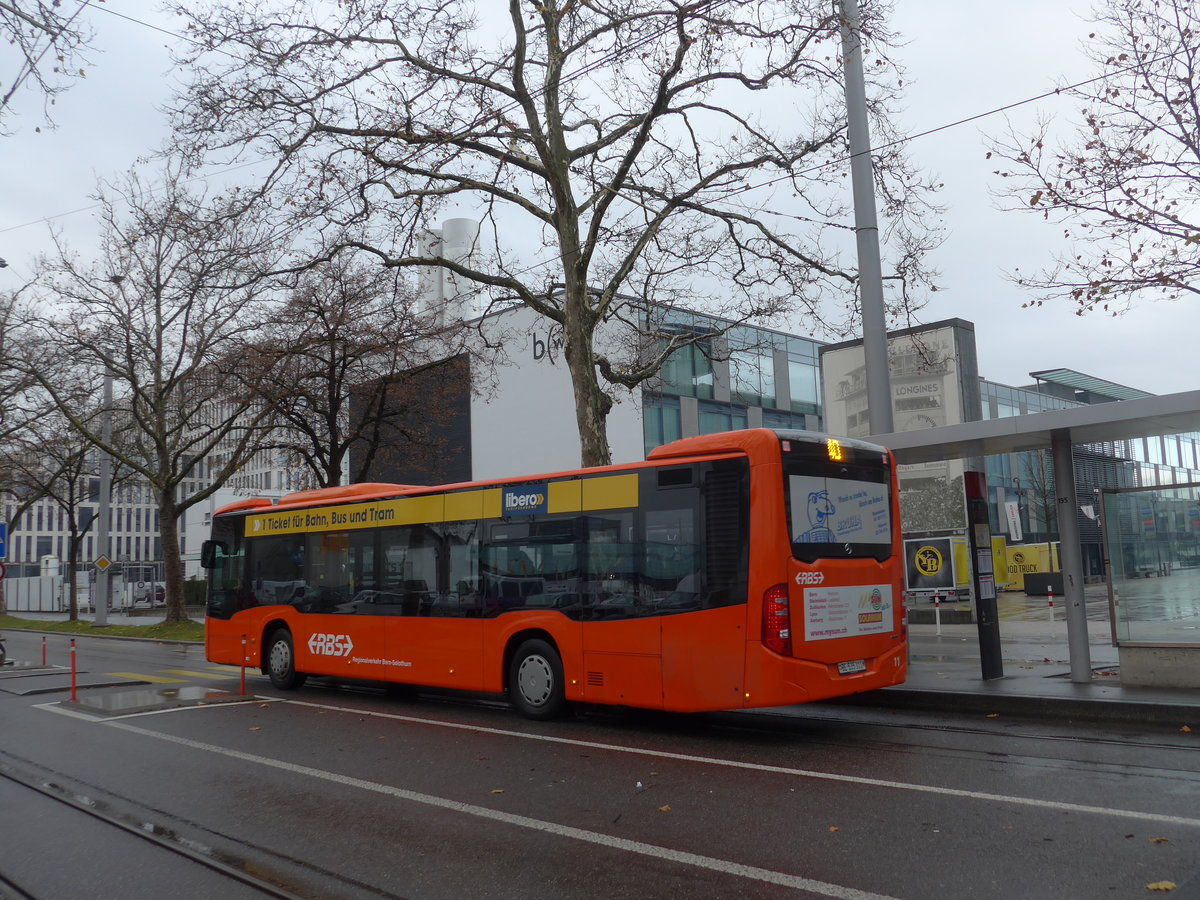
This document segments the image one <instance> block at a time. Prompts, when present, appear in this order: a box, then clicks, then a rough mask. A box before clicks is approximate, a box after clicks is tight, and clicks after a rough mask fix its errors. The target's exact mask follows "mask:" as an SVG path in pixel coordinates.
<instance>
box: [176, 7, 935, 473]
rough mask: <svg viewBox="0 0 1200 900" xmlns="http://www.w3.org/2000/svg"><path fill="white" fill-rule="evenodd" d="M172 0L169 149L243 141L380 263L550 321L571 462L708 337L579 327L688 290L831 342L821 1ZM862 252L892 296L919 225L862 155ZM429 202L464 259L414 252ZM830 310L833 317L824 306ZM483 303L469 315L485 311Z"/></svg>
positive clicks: (884, 156)
mask: <svg viewBox="0 0 1200 900" xmlns="http://www.w3.org/2000/svg"><path fill="white" fill-rule="evenodd" d="M498 7H499V4H483V5H480V6H479V7H478V8H475V7H472V6H471V5H470V4H467V3H440V2H407V3H400V2H394V0H365V2H359V3H347V4H339V5H337V6H336V7H335V8H331V7H329V6H328V5H325V4H320V5H318V6H313V5H310V4H307V3H292V2H288V3H277V4H276V3H271V2H269V0H268V2H263V3H258V4H241V5H237V6H230V5H229V4H226V3H215V2H210V3H203V2H194V3H193V2H190V0H179V2H176V3H175V4H174V8H175V10H176V11H177V12H179V13H180V14H182V15H184V16H187V17H189V18H190V19H191V23H192V28H191V33H192V34H193V36H194V37H195V38H196V40H197V42H198V46H200V47H202V48H203V49H202V50H201V51H197V52H196V53H195V54H194V55H193V56H191V57H189V58H188V59H186V60H185V62H186V64H188V65H189V66H194V69H193V71H195V73H196V78H195V80H194V83H193V86H192V88H191V90H190V92H189V93H188V94H187V95H186V96H185V97H184V98H183V99H182V100H181V102H180V105H179V108H178V110H177V112H178V114H179V115H178V125H179V129H180V131H179V134H180V148H181V149H183V150H186V151H188V152H195V153H207V154H208V158H213V154H217V155H220V154H221V153H222V151H228V152H230V153H233V154H239V153H251V154H252V153H261V154H263V155H265V156H267V157H269V158H273V159H274V160H275V161H276V162H277V165H276V167H275V168H274V170H273V174H272V179H273V180H276V181H283V180H286V181H288V183H289V184H290V190H289V193H290V198H291V202H292V203H294V204H295V205H296V207H297V208H298V209H299V210H301V211H303V212H304V213H305V214H308V215H311V216H313V217H315V218H320V219H323V220H327V221H330V222H333V223H336V225H337V227H338V228H357V229H358V230H359V234H358V236H357V238H356V240H355V241H354V242H353V245H354V246H356V247H357V248H359V249H361V250H365V251H367V252H370V253H373V254H375V255H376V256H377V257H378V258H379V259H380V260H381V261H382V262H383V263H384V264H385V265H387V266H391V267H410V266H440V267H441V268H442V269H443V270H444V271H446V272H447V273H449V274H452V275H453V276H456V277H457V278H458V279H459V281H460V283H463V284H466V285H469V286H471V287H473V288H474V289H475V290H476V291H478V292H480V293H481V294H482V295H483V296H484V297H485V298H486V302H513V301H516V302H520V303H523V304H526V305H528V306H529V307H531V308H532V309H534V310H535V311H537V312H538V313H540V314H541V315H543V316H545V317H546V318H548V319H550V320H551V321H552V322H553V323H554V325H555V327H556V328H558V329H561V334H562V340H563V351H564V359H565V361H566V364H567V366H568V368H569V371H570V374H571V378H572V384H573V388H574V398H575V405H576V417H577V425H578V431H579V436H580V447H581V457H582V461H583V463H584V464H589V465H590V464H602V463H606V462H608V461H609V459H610V451H609V446H608V439H607V428H606V417H607V415H608V412H609V410H610V409H611V407H612V405H613V396H612V392H613V391H614V390H615V389H616V388H618V387H621V386H623V387H626V388H632V387H635V386H637V385H638V384H640V383H641V382H642V381H643V380H644V379H646V378H648V377H651V376H652V375H653V374H654V373H655V372H657V370H658V368H659V367H660V366H661V365H662V363H663V362H664V360H665V359H666V358H667V357H668V356H670V355H671V354H672V353H673V352H675V351H676V350H677V349H679V348H680V347H682V346H685V345H686V344H688V343H692V342H695V341H696V340H700V339H704V337H706V336H697V335H695V334H691V333H686V332H681V331H679V330H678V329H676V330H661V331H658V332H655V333H653V334H651V335H650V336H651V337H652V338H654V340H648V341H646V342H644V343H643V345H642V347H640V348H639V350H643V349H644V348H645V347H654V348H655V352H653V353H649V354H645V353H643V354H641V355H638V354H631V355H628V356H617V355H615V354H614V355H609V354H607V353H605V352H603V351H602V350H601V349H599V346H598V344H597V341H596V337H597V333H598V331H600V330H601V329H603V328H604V327H605V325H606V323H609V322H611V321H613V320H614V319H623V320H625V321H627V322H629V323H631V324H633V325H634V326H635V327H637V328H638V329H640V330H643V331H650V332H654V326H652V325H650V326H648V325H647V324H646V322H647V320H648V319H649V320H652V321H656V320H659V319H661V316H656V315H655V312H656V311H659V310H662V309H663V308H665V307H669V306H672V305H677V304H681V303H683V302H686V304H687V305H688V306H690V307H692V308H701V309H703V310H704V311H706V312H709V313H712V314H715V315H721V316H724V317H726V318H729V319H733V320H735V321H759V322H762V321H774V320H776V319H778V318H779V317H781V316H783V315H785V314H801V315H803V316H804V317H805V320H806V323H807V324H808V325H810V327H812V328H813V329H814V330H817V329H822V328H832V329H835V330H836V331H837V333H844V328H845V322H844V321H838V318H839V317H840V316H842V315H843V314H845V317H846V318H847V319H849V320H853V318H854V316H853V311H854V309H855V306H856V301H855V287H856V281H857V274H856V272H855V270H854V266H853V263H849V262H847V261H845V260H844V259H843V258H842V255H843V253H848V252H849V251H850V250H851V247H852V240H851V239H850V228H851V227H852V226H851V223H852V216H851V215H850V214H849V211H848V209H847V206H848V204H849V202H850V197H849V191H848V189H847V188H846V186H845V185H846V182H845V181H844V179H843V174H844V171H845V168H846V159H845V155H846V150H847V142H846V122H845V114H844V98H843V94H842V86H841V69H840V64H839V63H840V60H839V55H840V46H839V35H838V24H839V23H838V19H837V16H836V14H835V12H834V6H833V4H830V3H829V2H827V0H821V2H817V0H801V2H796V0H778V2H770V0H724V2H713V0H684V2H668V0H591V2H586V3H580V2H575V0H536V2H534V0H509V3H508V4H507V7H506V9H504V10H503V11H502V10H501V9H499V8H498ZM879 13H880V10H879V9H873V10H871V11H870V14H869V15H868V16H867V17H866V21H867V23H868V27H867V29H866V30H865V39H866V42H867V43H868V45H869V52H872V53H873V54H874V55H873V56H872V62H874V63H877V64H876V65H872V66H870V67H869V69H870V72H871V75H872V78H873V79H874V83H873V85H872V98H873V104H872V112H873V113H874V115H875V118H876V123H875V129H876V131H875V133H876V135H877V137H878V138H879V139H880V141H881V143H882V142H885V141H886V140H887V138H888V136H889V135H890V131H889V129H888V123H887V112H888V109H887V105H888V102H889V101H890V100H891V99H892V98H893V96H894V91H893V89H892V86H893V85H894V84H896V79H895V78H893V77H892V76H893V75H894V74H895V70H894V68H893V67H892V66H891V65H890V64H889V63H888V61H887V59H886V58H885V57H884V56H883V55H881V51H882V50H883V49H885V48H886V45H887V40H888V39H889V36H888V35H887V34H886V32H885V31H884V29H883V27H882V26H883V22H882V19H881V17H880V15H879ZM876 162H877V169H876V171H877V173H878V175H879V181H880V189H881V193H882V196H883V197H884V198H885V200H884V204H883V215H884V220H885V223H887V226H888V227H887V228H886V229H885V239H886V240H885V244H886V246H888V247H889V248H890V256H891V263H892V266H893V270H894V274H895V275H896V280H895V281H894V282H893V284H895V285H898V286H900V287H899V290H898V292H897V293H896V294H895V295H894V296H893V297H892V299H893V300H894V303H895V307H894V309H893V311H894V312H895V311H898V310H900V309H901V308H904V307H906V306H907V305H910V304H913V303H914V302H915V301H914V297H915V296H916V294H915V293H914V292H915V291H917V289H918V288H919V287H920V286H921V283H922V281H923V280H924V279H925V278H926V277H927V275H928V273H927V272H926V271H925V270H924V269H923V268H922V260H923V256H924V252H925V251H926V250H927V249H928V248H929V247H930V246H931V244H932V243H933V241H934V240H935V238H934V236H933V235H932V233H931V232H929V231H927V230H925V229H924V228H923V227H921V223H920V221H919V218H918V216H919V213H920V212H923V211H924V210H926V209H927V207H924V206H923V205H922V204H921V198H922V197H924V196H926V190H927V189H928V188H929V185H927V184H925V183H924V182H923V181H922V179H921V178H919V177H917V175H916V174H915V173H914V172H913V171H911V170H910V169H909V168H908V166H907V165H906V163H905V161H904V159H903V158H902V156H901V154H900V151H899V150H898V149H895V148H894V147H893V148H892V149H888V150H885V151H883V152H880V153H879V154H878V155H877V158H876ZM449 213H455V214H459V215H470V216H471V217H473V218H474V219H475V220H476V221H477V222H479V223H480V225H481V231H480V235H481V236H480V238H479V240H478V242H477V246H476V247H475V248H474V251H475V252H474V254H473V255H472V258H471V259H470V260H469V261H464V260H457V259H453V258H444V257H441V256H437V255H433V254H430V253H428V252H425V251H423V250H422V249H420V248H421V240H420V238H421V235H422V234H423V233H424V232H426V230H427V229H429V228H430V227H431V226H433V225H435V224H436V223H438V222H439V221H440V217H442V216H445V215H447V214H449ZM829 300H833V301H835V303H834V305H833V308H832V309H833V311H832V312H831V311H830V310H829V309H827V306H828V304H827V301H829ZM482 305H483V304H482V302H481V304H480V306H482Z"/></svg>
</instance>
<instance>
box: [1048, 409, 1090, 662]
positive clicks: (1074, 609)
mask: <svg viewBox="0 0 1200 900" xmlns="http://www.w3.org/2000/svg"><path fill="white" fill-rule="evenodd" d="M1050 452H1051V454H1052V456H1053V457H1054V494H1055V498H1056V500H1057V502H1058V540H1059V545H1058V546H1059V553H1060V554H1061V555H1062V566H1061V569H1062V576H1063V600H1064V603H1065V604H1066V608H1067V647H1068V652H1069V653H1070V656H1071V681H1073V682H1075V683H1076V684H1088V683H1089V682H1091V680H1092V648H1091V646H1090V645H1089V643H1088V622H1087V607H1085V606H1084V598H1083V551H1082V550H1081V549H1080V547H1079V518H1078V512H1079V497H1078V496H1077V495H1076V493H1075V461H1074V460H1073V459H1072V458H1071V438H1070V437H1069V436H1068V435H1067V434H1065V433H1061V432H1055V433H1052V434H1051V435H1050Z"/></svg>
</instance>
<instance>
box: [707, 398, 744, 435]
mask: <svg viewBox="0 0 1200 900" xmlns="http://www.w3.org/2000/svg"><path fill="white" fill-rule="evenodd" d="M745 427H746V410H745V409H743V408H742V407H738V406H731V405H730V404H728V403H701V404H700V433H701V434H715V433H716V432H719V431H739V430H741V429H743V428H745Z"/></svg>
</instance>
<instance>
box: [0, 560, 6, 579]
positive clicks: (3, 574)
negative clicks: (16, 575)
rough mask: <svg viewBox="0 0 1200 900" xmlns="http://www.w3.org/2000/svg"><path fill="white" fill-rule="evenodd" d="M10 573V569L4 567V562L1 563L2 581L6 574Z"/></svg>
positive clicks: (0, 575)
mask: <svg viewBox="0 0 1200 900" xmlns="http://www.w3.org/2000/svg"><path fill="white" fill-rule="evenodd" d="M7 574H8V569H6V568H4V563H0V581H3V580H4V576H5V575H7Z"/></svg>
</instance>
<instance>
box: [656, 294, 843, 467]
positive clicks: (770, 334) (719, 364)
mask: <svg viewBox="0 0 1200 900" xmlns="http://www.w3.org/2000/svg"><path fill="white" fill-rule="evenodd" d="M672 327H676V328H680V329H687V330H693V331H695V332H696V333H698V334H709V333H714V332H717V331H720V329H721V328H723V327H728V323H725V322H720V321H719V320H715V319H711V318H709V317H706V316H701V315H699V314H695V313H677V314H676V315H675V316H674V317H673V319H672ZM820 346H821V343H820V342H819V341H814V340H811V339H809V338H802V337H796V336H794V335H789V334H784V333H783V332H778V331H770V330H768V329H763V328H750V327H746V326H736V327H733V328H731V329H729V330H728V331H725V332H724V333H723V334H721V335H719V336H715V337H711V338H705V339H702V340H700V341H698V342H697V343H694V344H690V345H689V346H687V347H685V348H683V349H682V350H679V351H677V352H676V353H675V354H673V355H672V356H671V357H670V358H669V359H668V361H667V364H666V365H665V366H664V367H663V368H662V370H661V372H660V373H659V376H658V377H657V378H656V379H654V380H653V381H652V382H650V383H649V384H647V385H646V386H645V388H644V389H643V392H642V414H643V431H644V435H645V449H646V451H647V452H649V451H650V450H652V449H653V448H655V447H657V446H659V445H660V444H665V443H667V442H669V441H673V440H676V439H677V438H680V437H687V436H693V435H697V434H711V433H713V432H717V431H730V430H734V429H740V428H760V427H767V428H795V429H801V430H809V431H819V430H820V429H821V394H820V386H821V371H820V363H819V361H818V355H817V351H818V348H819V347H820Z"/></svg>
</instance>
